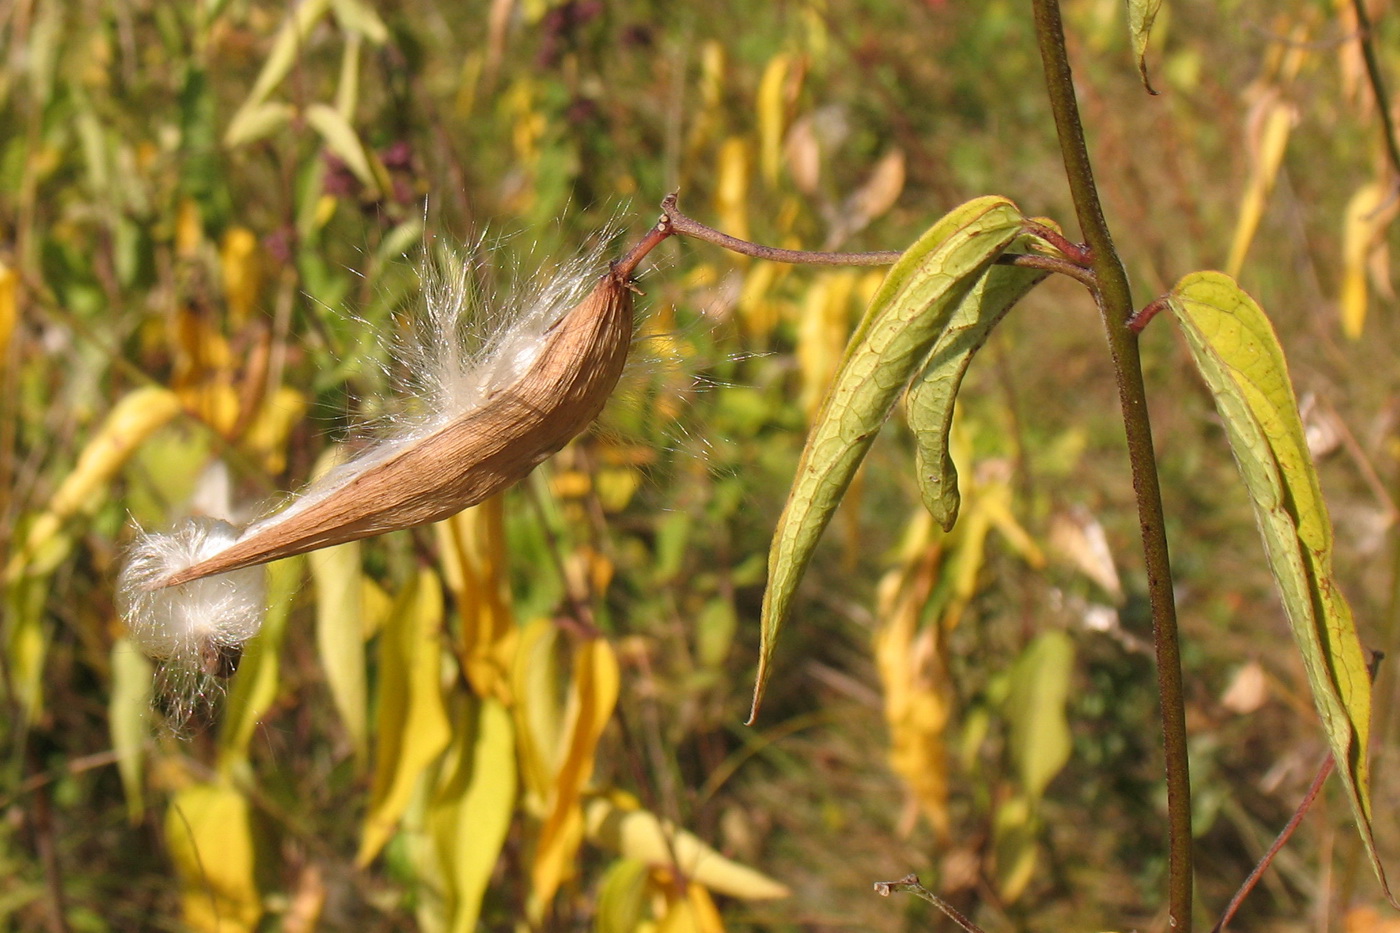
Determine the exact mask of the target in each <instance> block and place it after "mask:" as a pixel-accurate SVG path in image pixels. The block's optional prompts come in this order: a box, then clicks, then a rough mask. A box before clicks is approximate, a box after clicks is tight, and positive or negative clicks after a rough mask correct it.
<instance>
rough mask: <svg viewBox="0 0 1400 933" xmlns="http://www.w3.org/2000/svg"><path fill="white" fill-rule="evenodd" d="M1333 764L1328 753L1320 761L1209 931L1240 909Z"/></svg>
mask: <svg viewBox="0 0 1400 933" xmlns="http://www.w3.org/2000/svg"><path fill="white" fill-rule="evenodd" d="M1335 766H1336V759H1334V758H1333V757H1332V756H1331V755H1328V756H1327V760H1326V761H1324V762H1323V763H1322V767H1320V768H1318V769H1317V776H1316V777H1314V778H1313V782H1312V785H1311V786H1309V787H1308V792H1307V793H1306V794H1304V795H1303V802H1302V803H1300V804H1298V809H1297V810H1295V811H1294V812H1293V817H1292V818H1291V819H1290V820H1289V821H1288V823H1287V825H1285V826H1284V827H1283V831H1282V832H1280V833H1279V834H1278V838H1277V839H1275V840H1274V844H1273V845H1271V846H1269V850H1268V851H1267V852H1265V853H1264V857H1263V858H1261V859H1260V860H1259V864H1257V865H1255V866H1254V871H1252V872H1250V873H1249V877H1248V878H1246V879H1244V883H1243V884H1241V885H1240V888H1239V890H1238V891H1236V892H1235V896H1234V897H1232V898H1230V904H1229V906H1228V907H1226V908H1225V913H1223V914H1222V915H1221V916H1220V919H1219V920H1218V921H1217V922H1216V924H1215V926H1213V927H1211V930H1210V933H1220V931H1221V930H1224V929H1225V925H1226V924H1228V923H1229V922H1230V921H1231V920H1233V919H1234V918H1235V912H1236V911H1237V910H1239V909H1240V905H1241V904H1243V903H1244V899H1245V898H1246V897H1248V896H1249V892H1251V891H1253V890H1254V887H1255V885H1257V884H1258V883H1259V879H1260V878H1262V877H1264V872H1265V871H1267V870H1268V868H1269V866H1270V865H1272V864H1273V861H1274V857H1275V856H1276V855H1278V853H1279V850H1280V849H1282V848H1283V847H1284V845H1285V844H1286V843H1287V842H1288V840H1289V838H1290V837H1291V836H1292V835H1293V831H1294V830H1296V829H1297V828H1298V824H1299V823H1301V822H1303V817H1304V816H1306V815H1307V812H1308V810H1309V809H1311V807H1312V805H1313V801H1314V800H1316V799H1317V795H1318V794H1320V793H1321V792H1322V785H1323V784H1325V783H1327V777H1328V775H1330V774H1331V773H1332V769H1333V768H1334V767H1335Z"/></svg>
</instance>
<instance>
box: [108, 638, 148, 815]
mask: <svg viewBox="0 0 1400 933" xmlns="http://www.w3.org/2000/svg"><path fill="white" fill-rule="evenodd" d="M153 674H154V667H153V665H152V664H151V662H150V661H148V660H147V659H146V656H145V655H144V654H142V653H141V649H140V648H137V647H136V646H135V645H133V644H132V643H131V640H130V639H127V638H118V639H117V640H116V641H115V642H113V643H112V697H111V699H110V700H108V701H107V726H108V728H109V729H110V730H111V733H112V751H113V752H115V753H116V755H117V773H118V774H119V775H120V776H121V780H122V793H123V794H124V795H125V797H126V815H127V818H128V819H129V820H131V824H132V825H133V826H135V825H137V824H138V823H140V822H141V820H142V818H143V817H144V816H145V814H146V797H145V786H146V785H145V781H144V778H143V775H144V765H145V761H146V743H147V742H148V741H150V738H151V677H152V676H153Z"/></svg>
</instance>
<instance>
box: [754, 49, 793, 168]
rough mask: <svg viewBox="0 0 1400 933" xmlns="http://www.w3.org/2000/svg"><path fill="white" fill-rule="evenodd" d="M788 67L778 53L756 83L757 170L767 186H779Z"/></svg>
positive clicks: (785, 121) (787, 62)
mask: <svg viewBox="0 0 1400 933" xmlns="http://www.w3.org/2000/svg"><path fill="white" fill-rule="evenodd" d="M789 64H790V59H789V57H788V56H787V55H784V54H783V53H781V52H779V53H778V54H777V55H774V56H773V58H772V59H771V60H770V61H769V62H768V66H767V67H766V68H764V69H763V77H762V78H761V79H759V82H758V138H759V147H758V153H759V168H760V170H761V171H762V172H763V180H764V181H765V182H766V183H767V184H768V185H769V186H770V187H771V186H772V185H776V184H777V183H778V168H779V166H780V165H781V159H782V145H783V133H784V132H786V128H787V126H786V124H787V101H786V99H785V95H784V93H783V90H784V85H785V84H786V83H787V76H788V65H789Z"/></svg>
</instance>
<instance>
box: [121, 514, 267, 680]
mask: <svg viewBox="0 0 1400 933" xmlns="http://www.w3.org/2000/svg"><path fill="white" fill-rule="evenodd" d="M237 539H238V529H237V528H235V527H234V526H233V525H230V524H229V523H228V522H224V521H219V520H217V519H211V518H190V519H185V520H184V521H183V522H181V523H180V524H179V525H177V526H175V528H173V529H172V530H170V531H168V532H164V533H156V534H146V533H144V532H143V533H142V534H140V535H139V536H138V538H137V540H136V542H135V544H133V545H132V547H131V551H130V553H129V554H128V557H127V563H126V566H125V567H123V568H122V572H121V577H120V578H119V580H118V581H117V594H118V601H119V607H120V610H121V614H122V618H123V619H124V620H125V622H126V626H127V629H128V630H129V631H130V634H131V638H132V640H133V641H134V642H136V644H137V645H139V646H140V647H141V648H142V650H144V651H145V652H146V653H147V654H149V655H151V656H152V657H156V658H161V659H164V660H165V661H166V662H167V664H169V665H172V666H174V667H176V668H181V669H185V670H190V671H195V670H201V669H202V668H203V667H204V665H205V663H206V658H207V657H208V654H209V652H210V651H212V650H220V649H237V648H241V647H242V646H243V644H244V643H245V642H247V641H248V639H250V638H252V637H253V636H254V635H256V634H257V632H258V629H259V628H261V627H262V622H263V616H264V614H265V612H266V583H265V579H264V578H265V573H264V570H263V568H262V567H247V568H244V569H242V570H234V571H231V572H229V573H221V574H218V575H216V576H212V577H205V578H204V579H201V580H194V581H192V582H190V583H185V584H182V585H180V586H172V587H164V588H162V587H161V586H160V583H161V581H162V580H164V579H166V578H168V577H169V576H170V575H171V574H172V573H175V572H177V571H180V570H184V569H185V568H187V567H190V566H192V565H194V564H196V563H198V562H199V561H201V560H205V559H207V558H208V557H211V556H212V555H214V554H217V553H218V552H219V551H221V550H223V549H224V548H226V547H228V546H229V545H230V544H232V543H233V542H234V541H236V540H237Z"/></svg>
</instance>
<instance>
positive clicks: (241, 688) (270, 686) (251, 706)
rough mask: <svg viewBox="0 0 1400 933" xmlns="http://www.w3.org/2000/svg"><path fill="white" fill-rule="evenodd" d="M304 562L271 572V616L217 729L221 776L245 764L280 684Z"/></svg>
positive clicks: (247, 654)
mask: <svg viewBox="0 0 1400 933" xmlns="http://www.w3.org/2000/svg"><path fill="white" fill-rule="evenodd" d="M302 566H303V560H302V558H301V557H299V556H298V557H291V558H288V559H287V560H279V561H275V562H273V563H272V564H270V565H269V566H268V568H267V581H268V582H267V615H266V617H265V618H264V620H263V625H262V628H261V629H260V630H259V632H258V637H257V639H256V640H255V641H253V642H251V643H250V644H249V645H248V648H247V650H246V651H244V653H243V660H242V661H241V662H240V663H239V665H238V673H237V674H235V675H234V677H233V681H232V683H231V684H230V685H229V697H228V707H227V708H226V709H225V710H224V716H223V723H222V724H221V725H220V728H219V772H220V773H221V774H223V775H228V774H230V773H231V772H232V771H233V770H234V769H236V768H237V767H238V766H239V765H240V764H242V763H244V762H246V761H247V758H248V743H249V742H251V741H252V739H253V734H254V733H255V732H256V730H257V728H258V723H259V721H260V720H261V719H262V716H263V714H264V713H266V712H267V711H268V709H269V708H270V707H271V706H272V701H273V700H275V699H276V698H277V691H278V689H279V688H280V686H281V671H282V659H281V650H282V640H283V636H284V635H285V634H286V631H287V617H288V616H290V615H291V612H292V598H293V597H294V596H295V595H296V591H297V588H298V587H300V586H301V577H302Z"/></svg>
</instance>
